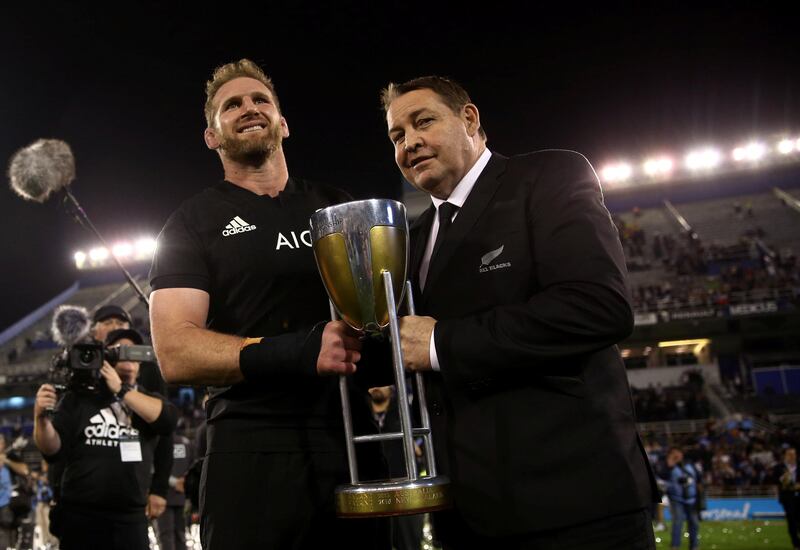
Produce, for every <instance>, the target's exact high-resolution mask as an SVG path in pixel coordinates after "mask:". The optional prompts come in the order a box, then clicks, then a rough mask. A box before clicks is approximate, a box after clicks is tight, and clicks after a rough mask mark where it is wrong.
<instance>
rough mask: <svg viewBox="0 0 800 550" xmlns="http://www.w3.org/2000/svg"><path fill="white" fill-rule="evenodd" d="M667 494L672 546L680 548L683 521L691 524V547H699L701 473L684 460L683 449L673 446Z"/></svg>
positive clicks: (668, 462) (667, 475)
mask: <svg viewBox="0 0 800 550" xmlns="http://www.w3.org/2000/svg"><path fill="white" fill-rule="evenodd" d="M666 461H667V471H666V472H665V475H664V477H665V480H666V482H667V496H668V497H669V512H670V514H671V515H672V542H671V547H672V548H680V546H681V540H682V539H683V537H682V535H683V523H684V522H687V523H688V526H689V548H690V550H694V549H695V548H697V545H698V539H697V533H698V531H699V529H700V518H699V515H698V512H697V507H696V506H695V505H696V503H697V496H698V492H697V484H698V482H699V481H700V475H699V474H698V472H697V470H695V468H694V466H692V465H691V464H689V463H686V464H684V462H683V451H682V450H681V449H679V448H677V447H672V448H671V449H670V450H669V451H668V452H667V458H666Z"/></svg>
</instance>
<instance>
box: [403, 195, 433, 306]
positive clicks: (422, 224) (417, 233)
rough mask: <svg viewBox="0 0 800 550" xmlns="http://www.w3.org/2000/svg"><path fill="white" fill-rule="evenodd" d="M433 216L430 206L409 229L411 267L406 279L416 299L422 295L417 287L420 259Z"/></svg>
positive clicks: (423, 253)
mask: <svg viewBox="0 0 800 550" xmlns="http://www.w3.org/2000/svg"><path fill="white" fill-rule="evenodd" d="M434 215H436V208H434V207H433V204H431V205H430V207H429V208H428V209H427V210H425V211H424V212H423V213H422V214H420V216H419V217H418V218H417V219H416V220H415V221H414V223H413V224H412V225H411V227H410V229H409V233H410V236H409V237H410V240H411V255H410V256H411V265H410V266H409V272H408V278H409V279H410V280H411V287H412V289H413V291H414V297H415V298H417V299H419V297H420V296H421V295H422V292H421V291H420V287H419V267H420V265H421V264H422V257H423V256H424V255H425V246H426V245H427V244H428V236H429V235H430V233H431V225H433V217H434Z"/></svg>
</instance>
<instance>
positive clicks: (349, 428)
mask: <svg viewBox="0 0 800 550" xmlns="http://www.w3.org/2000/svg"><path fill="white" fill-rule="evenodd" d="M328 306H329V307H330V309H331V321H336V320H338V319H339V315H338V314H337V313H336V306H334V305H333V301H328ZM339 396H340V397H341V400H342V418H343V420H344V436H345V441H346V442H347V466H348V468H349V470H350V483H352V484H353V485H356V484H357V483H358V460H357V459H356V445H355V442H354V440H353V413H352V412H351V411H350V392H349V390H348V389H347V377H346V376H345V375H343V374H340V375H339Z"/></svg>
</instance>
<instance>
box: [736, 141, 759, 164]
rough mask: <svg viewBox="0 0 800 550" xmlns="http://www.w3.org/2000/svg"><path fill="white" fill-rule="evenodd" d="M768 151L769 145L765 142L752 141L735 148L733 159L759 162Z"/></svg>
mask: <svg viewBox="0 0 800 550" xmlns="http://www.w3.org/2000/svg"><path fill="white" fill-rule="evenodd" d="M766 152H767V147H766V146H765V145H764V144H763V143H759V142H755V141H754V142H751V143H748V144H747V145H744V146H742V147H737V148H735V149H734V150H733V155H732V156H733V160H735V161H737V162H741V161H748V162H758V161H759V160H761V159H762V158H763V157H764V155H765V154H766Z"/></svg>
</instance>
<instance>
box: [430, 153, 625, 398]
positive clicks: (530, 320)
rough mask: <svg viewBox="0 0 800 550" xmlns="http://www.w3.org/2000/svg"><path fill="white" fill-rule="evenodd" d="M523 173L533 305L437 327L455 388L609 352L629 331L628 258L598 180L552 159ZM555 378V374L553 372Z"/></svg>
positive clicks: (563, 157) (570, 159)
mask: <svg viewBox="0 0 800 550" xmlns="http://www.w3.org/2000/svg"><path fill="white" fill-rule="evenodd" d="M548 155H549V156H548V158H547V159H546V160H544V164H543V165H542V168H541V169H540V170H539V171H538V173H537V172H535V171H533V170H527V171H526V175H525V177H524V178H523V179H524V181H522V182H520V184H521V185H524V186H525V188H526V190H527V191H526V192H527V199H526V200H527V212H526V218H527V222H526V224H527V228H528V236H529V239H530V254H531V255H532V260H533V261H532V266H533V267H532V273H531V278H532V281H531V288H532V289H534V290H533V292H532V294H531V296H530V297H529V299H528V300H527V301H525V302H523V303H516V304H506V305H501V306H497V307H494V308H492V309H489V310H487V311H484V312H481V313H479V314H476V315H473V316H468V317H463V318H456V319H445V320H442V321H439V322H438V323H437V324H436V329H435V331H434V337H435V344H436V350H437V355H438V357H439V362H440V365H441V370H442V374H443V376H445V378H446V379H448V378H449V379H450V380H449V382H450V383H453V382H461V383H471V382H476V381H482V380H487V379H492V378H496V377H499V376H501V377H505V376H506V374H504V373H503V370H504V369H520V368H522V369H527V370H528V371H530V369H536V367H537V365H538V366H542V367H544V366H548V368H550V367H552V366H553V365H555V366H556V367H557V365H558V364H559V363H560V361H559V360H560V359H563V358H566V357H575V356H579V355H581V354H589V353H592V352H594V351H597V350H600V349H602V348H605V347H608V346H611V345H613V344H615V343H617V342H619V341H620V340H622V339H624V338H625V337H627V336H628V335H629V334H630V333H631V331H632V330H633V312H632V309H631V306H630V302H629V299H628V292H627V288H626V271H625V259H624V255H623V252H622V246H621V244H620V241H619V236H618V233H617V228H616V226H615V225H614V223H613V222H612V220H611V216H610V214H609V213H608V210H606V208H605V205H604V204H603V195H602V191H601V189H600V185H599V182H598V180H597V176H596V174H595V172H594V169H593V168H592V166H591V165H590V164H589V162H588V161H587V160H586V159H585V157H583V156H582V155H579V154H577V153H571V152H566V151H563V152H562V151H559V152H549V153H548ZM550 374H554V373H553V372H552V371H551V372H550Z"/></svg>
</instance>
